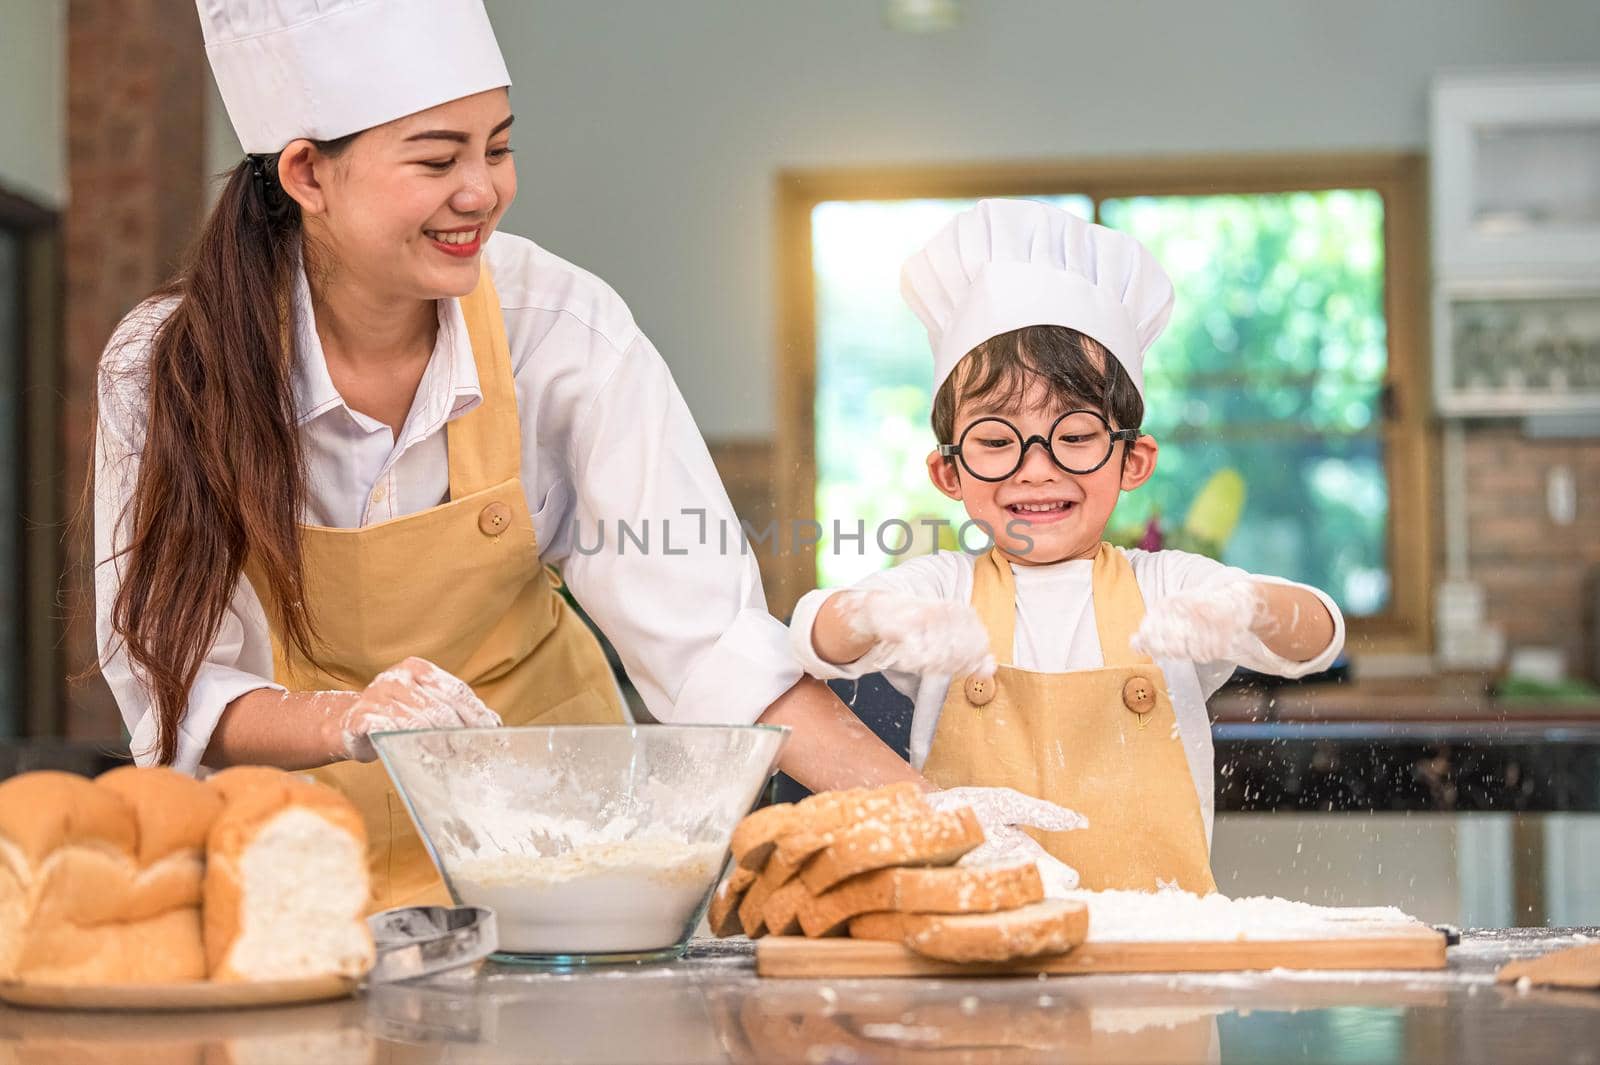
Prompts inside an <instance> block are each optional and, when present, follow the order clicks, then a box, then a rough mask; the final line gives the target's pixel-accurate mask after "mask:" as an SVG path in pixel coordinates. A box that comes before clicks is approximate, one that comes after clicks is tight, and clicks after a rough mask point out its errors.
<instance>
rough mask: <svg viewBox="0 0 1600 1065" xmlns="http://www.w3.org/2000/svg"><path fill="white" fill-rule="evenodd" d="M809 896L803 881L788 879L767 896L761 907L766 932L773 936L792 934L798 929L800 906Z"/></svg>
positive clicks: (809, 893)
mask: <svg viewBox="0 0 1600 1065" xmlns="http://www.w3.org/2000/svg"><path fill="white" fill-rule="evenodd" d="M810 898H811V892H809V891H807V890H806V885H805V882H804V881H801V880H798V879H795V880H790V881H789V882H788V883H786V884H784V885H783V886H782V887H780V888H778V889H777V890H776V891H774V892H773V893H772V894H771V895H770V896H768V897H767V902H766V905H764V906H763V907H761V918H762V921H763V923H764V924H765V925H766V926H767V932H768V933H770V934H771V935H775V936H792V935H795V934H796V933H798V932H799V931H800V908H801V907H802V906H804V905H805V904H806V902H807V901H809V900H810Z"/></svg>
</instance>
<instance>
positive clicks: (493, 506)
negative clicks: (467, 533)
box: [478, 503, 511, 536]
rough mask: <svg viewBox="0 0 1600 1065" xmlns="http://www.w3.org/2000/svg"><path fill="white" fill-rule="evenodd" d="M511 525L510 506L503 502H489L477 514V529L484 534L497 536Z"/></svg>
mask: <svg viewBox="0 0 1600 1065" xmlns="http://www.w3.org/2000/svg"><path fill="white" fill-rule="evenodd" d="M510 527H511V508H510V507H508V506H506V505H505V504H504V503H490V504H489V505H488V506H486V507H484V508H483V510H482V512H480V513H479V514H478V531H479V532H481V533H483V535H485V536H499V535H500V534H501V533H503V532H505V531H506V530H507V529H509V528H510Z"/></svg>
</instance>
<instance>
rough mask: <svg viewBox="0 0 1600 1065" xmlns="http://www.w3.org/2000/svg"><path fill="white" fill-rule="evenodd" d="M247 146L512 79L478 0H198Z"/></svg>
mask: <svg viewBox="0 0 1600 1065" xmlns="http://www.w3.org/2000/svg"><path fill="white" fill-rule="evenodd" d="M195 5H196V7H197V8H198V9H199V11H200V28H201V30H202V32H203V34H204V36H205V42H206V56H207V58H209V59H210V60H211V72H212V74H214V75H215V76H216V79H217V87H218V88H219V89H221V90H222V102H223V103H224V104H226V105H227V108H228V118H229V120H230V121H232V122H233V129H234V132H235V133H237V134H238V135H239V143H240V144H241V145H242V146H243V147H244V150H245V151H246V152H250V153H252V154H271V153H273V152H278V151H282V150H283V148H284V146H285V145H287V144H288V143H289V142H290V141H292V140H295V139H297V138H299V137H308V138H310V139H311V140H333V139H335V138H338V137H343V136H346V135H347V134H351V133H359V132H360V131H362V130H364V129H371V128H372V127H373V126H381V125H383V124H384V123H385V122H392V121H393V120H395V119H397V118H403V117H404V116H406V115H413V114H416V113H417V112H418V111H426V110H427V109H428V108H430V107H437V106H438V105H439V104H443V103H449V102H450V101H451V100H459V99H461V98H462V97H463V96H472V95H474V94H475V93H480V92H484V91H486V90H488V89H498V88H501V87H503V86H506V85H510V84H511V77H510V75H509V74H507V73H506V64H505V60H504V59H503V58H502V57H501V55H500V46H499V44H498V43H496V41H495V39H494V29H493V28H492V27H491V26H490V25H489V15H488V13H487V12H486V11H484V9H483V0H195Z"/></svg>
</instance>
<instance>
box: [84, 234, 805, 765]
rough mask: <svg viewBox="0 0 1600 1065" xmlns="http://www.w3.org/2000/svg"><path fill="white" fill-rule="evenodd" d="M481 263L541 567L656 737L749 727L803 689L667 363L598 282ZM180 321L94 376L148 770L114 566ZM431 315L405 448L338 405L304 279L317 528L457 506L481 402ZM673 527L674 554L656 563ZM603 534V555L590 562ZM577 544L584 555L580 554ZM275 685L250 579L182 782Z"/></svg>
mask: <svg viewBox="0 0 1600 1065" xmlns="http://www.w3.org/2000/svg"><path fill="white" fill-rule="evenodd" d="M484 255H485V258H486V260H487V262H488V266H489V272H490V274H491V275H492V276H493V278H494V284H495V289H496V291H497V292H498V294H499V297H500V304H501V307H502V309H503V311H504V316H505V325H506V335H507V338H508V340H509V343H510V348H511V361H512V372H513V374H514V377H515V383H516V392H517V405H518V409H519V412H520V415H521V423H522V483H523V487H524V489H525V490H526V492H527V495H528V507H529V509H530V510H531V511H532V513H533V526H534V531H535V532H536V533H537V534H538V538H539V548H540V553H541V554H540V557H541V559H542V560H543V561H544V562H546V563H559V564H560V565H561V569H562V575H563V576H564V577H565V579H566V582H567V584H568V586H569V587H570V588H571V589H572V593H573V595H574V597H575V598H576V599H577V600H578V602H579V603H581V604H582V606H583V608H584V610H585V612H587V613H588V615H589V616H590V618H592V619H593V620H594V622H595V623H596V624H597V625H598V626H599V627H600V629H601V630H602V631H603V632H604V633H605V634H606V636H607V638H608V639H610V641H611V642H612V644H613V645H614V646H615V647H616V649H617V652H618V653H619V655H620V656H621V658H622V662H623V665H624V666H625V667H626V669H627V671H628V676H629V678H630V679H631V680H632V681H633V683H634V685H635V686H636V687H637V688H638V690H639V693H640V695H641V697H642V698H643V700H644V704H645V707H646V708H647V709H648V710H649V711H650V713H651V714H652V715H653V716H654V717H656V718H657V719H659V720H662V721H672V722H688V721H694V722H717V723H736V724H748V723H749V722H751V721H754V720H755V719H756V718H757V717H758V716H759V715H760V714H761V713H762V711H763V710H764V709H766V707H767V706H768V705H769V704H770V703H772V702H773V701H774V700H775V699H777V698H778V696H780V695H781V694H783V692H784V691H786V690H787V689H788V688H789V687H790V686H791V685H793V684H794V683H795V681H797V680H798V679H799V678H800V669H799V667H798V665H797V664H796V663H795V660H794V656H793V654H792V653H791V652H790V650H789V646H788V639H787V633H786V631H785V630H784V628H783V626H782V625H781V624H780V623H779V622H778V621H777V620H776V619H774V618H773V617H772V616H771V615H769V614H768V613H767V609H766V602H765V599H764V598H763V595H762V591H761V578H760V575H759V573H758V571H757V569H756V563H755V557H754V555H753V554H742V553H741V552H740V551H739V549H738V546H737V545H738V543H739V542H740V538H739V537H738V536H737V528H738V526H737V520H738V519H737V518H736V517H735V516H734V512H733V507H732V505H731V504H730V503H729V502H728V496H727V492H726V490H725V489H724V488H723V485H722V482H721V480H720V478H719V477H718V476H717V471H716V469H715V467H714V466H713V465H712V462H711V457H710V455H709V453H708V452H707V451H706V446H705V443H704V441H702V439H701V437H700V433H699V431H698V429H697V428H696V427H695V424H694V419H693V418H692V416H691V415H690V413H689V409H688V407H687V406H686V405H685V403H684V401H683V397H682V396H681V395H680V394H679V392H678V388H677V385H676V384H675V383H674V382H673V380H672V376H671V374H670V372H669V371H668V369H667V365H666V363H665V362H664V361H662V358H661V356H660V355H659V354H658V353H657V352H656V350H655V348H654V347H653V346H652V345H651V343H650V341H649V340H648V339H646V337H645V336H644V334H643V333H641V332H640V331H639V327H638V326H637V325H635V324H634V321H633V317H632V315H631V314H630V313H629V311H628V308H627V306H626V305H625V304H624V303H623V301H622V299H621V298H620V297H619V296H618V295H617V294H616V293H615V292H613V291H612V290H611V288H610V287H609V286H608V285H606V284H605V282H603V281H601V280H600V279H599V278H597V277H595V276H593V275H592V274H589V273H587V272H586V271H584V270H581V269H579V268H578V267H575V266H573V265H571V264H570V263H567V262H564V261H563V260H561V259H559V258H557V257H556V256H555V255H552V254H551V253H549V252H547V251H545V250H544V249H542V248H540V247H538V246H537V245H535V244H534V243H533V242H531V241H529V240H526V239H523V238H521V237H516V236H512V235H509V234H505V233H496V234H495V235H493V236H492V237H491V238H490V239H489V241H488V243H487V245H486V246H485V251H484ZM173 306H174V303H173V302H172V301H168V302H166V303H165V304H160V303H147V304H145V305H144V306H143V307H141V308H139V309H136V310H135V311H134V312H133V313H132V314H130V315H129V316H128V318H127V319H125V320H124V321H123V323H122V325H121V326H120V327H119V329H118V331H117V334H116V335H115V336H114V337H113V338H112V340H111V342H110V344H109V345H108V347H107V350H106V355H105V357H104V359H103V360H102V363H101V373H100V423H99V433H98V438H97V441H96V449H95V560H96V575H95V596H96V603H97V607H98V609H97V612H96V613H97V619H98V621H97V628H98V638H99V647H100V655H101V659H102V661H103V662H104V672H105V677H106V679H107V681H108V682H109V683H110V685H111V689H112V692H113V693H114V694H115V696H116V699H117V702H118V704H119V706H120V707H121V710H122V717H123V720H124V721H125V722H126V723H127V726H128V729H129V730H130V732H131V733H132V735H133V739H132V747H133V751H134V755H135V758H136V759H140V760H148V758H149V757H151V756H152V752H153V748H154V741H155V716H154V715H153V714H152V713H151V709H152V707H151V702H150V698H149V694H148V692H147V690H146V689H145V687H144V686H143V685H142V684H141V683H140V682H139V681H138V680H137V679H136V677H135V676H134V675H133V673H132V672H131V671H130V663H129V660H128V658H127V656H126V654H125V652H124V650H123V648H122V647H121V646H120V641H118V640H117V639H116V638H115V636H114V634H113V633H112V632H111V627H110V617H111V607H112V602H113V600H114V599H115V596H116V592H117V587H118V583H119V581H118V574H117V568H116V566H115V565H108V564H106V560H107V559H109V558H111V556H112V554H113V551H114V549H115V548H117V547H121V546H122V545H124V544H126V542H127V541H126V532H125V528H124V529H119V528H118V524H119V522H121V521H124V520H125V519H126V513H125V511H126V509H127V503H128V502H129V500H130V498H131V496H132V492H133V488H134V483H135V479H136V477H137V474H138V456H139V451H140V450H141V448H142V446H143V439H144V431H145V422H146V419H145V385H144V376H143V368H144V365H145V360H146V357H147V353H148V348H149V342H150V337H151V336H152V334H153V330H154V327H155V326H156V325H157V324H159V322H160V321H161V320H162V319H163V318H164V317H165V316H166V315H167V314H168V313H170V311H171V309H172V307H173ZM438 307H439V332H438V340H437V342H436V344H435V346H434V350H433V355H432V358H431V359H430V360H429V362H428V365H427V368H426V370H425V371H424V372H423V376H422V381H421V383H420V385H419V386H418V388H417V394H416V398H415V400H414V401H413V403H412V406H411V411H410V413H409V414H408V415H407V416H406V421H405V423H404V425H403V426H402V428H401V431H400V434H399V437H398V439H395V438H394V436H393V434H392V433H391V432H390V430H389V428H388V427H387V426H385V425H384V424H382V423H381V422H379V421H378V420H377V419H374V418H370V417H368V416H366V415H364V414H361V413H358V412H357V411H354V410H352V409H350V408H349V407H348V406H346V405H345V403H344V400H343V399H342V398H341V397H340V395H339V393H338V390H337V389H335V388H334V385H333V380H332V378H331V377H330V376H329V374H328V367H327V362H326V360H325V358H324V355H323V351H322V345H321V343H320V342H319V341H318V339H317V333H316V329H315V327H314V323H313V320H312V312H311V303H310V291H309V289H308V287H307V284H306V280H305V276H304V273H303V271H302V272H300V274H299V275H298V282H297V287H296V291H295V293H294V315H295V350H296V359H295V370H294V373H295V378H294V390H295V401H296V406H297V409H298V412H299V425H300V440H301V444H302V447H303V448H304V451H305V459H306V465H307V470H308V480H307V497H308V498H307V505H306V514H305V515H304V518H303V520H304V521H305V522H306V523H308V524H314V525H324V526H330V527H334V528H347V529H348V528H359V527H362V526H366V525H371V524H374V523H376V522H380V521H387V520H389V519H391V518H397V517H401V516H403V515H407V514H414V513H416V512H418V511H421V510H426V509H428V508H430V507H434V506H438V505H439V504H440V503H442V502H445V501H446V500H447V498H448V494H449V492H448V488H449V472H448V463H447V459H446V452H445V432H444V428H445V424H446V423H447V422H449V421H450V420H451V419H453V418H457V417H460V416H461V415H463V414H465V413H466V412H468V411H470V410H472V409H473V408H474V407H475V406H477V405H478V403H480V402H481V401H482V392H481V390H480V388H479V384H478V373H477V368H476V366H475V365H474V363H473V358H472V349H471V344H470V342H469V341H468V339H467V331H466V322H465V320H464V318H463V317H462V314H461V308H460V306H459V305H458V304H457V302H456V301H455V300H441V301H439V303H438ZM686 511H687V512H688V513H687V514H686V513H685V512H686ZM701 511H704V514H703V516H702V514H701V513H700V512H701ZM619 520H621V521H624V522H626V523H627V524H628V525H629V527H630V528H631V529H633V530H634V531H635V533H637V531H638V529H639V528H641V527H642V523H643V522H645V521H646V520H648V522H649V526H650V529H651V532H650V547H651V551H650V552H648V553H646V552H643V551H640V550H637V549H636V546H635V544H634V543H633V542H632V541H630V542H628V543H627V545H626V547H627V550H626V552H625V553H619V550H618V540H619V537H618V534H617V522H618V521H619ZM668 520H670V523H671V540H670V546H671V550H672V552H673V553H672V554H667V553H665V552H664V551H663V550H662V548H663V544H662V541H661V537H662V531H661V530H662V523H663V522H664V521H668ZM702 520H703V521H704V522H705V523H707V524H706V525H705V526H702V524H701V522H702ZM718 522H726V523H728V525H727V526H726V527H729V528H732V529H733V530H734V534H733V535H732V536H731V537H730V538H729V539H730V541H731V543H730V547H729V549H728V550H727V551H726V552H724V551H722V550H721V548H720V545H719V543H718V537H717V535H716V534H715V533H713V534H712V535H710V536H706V537H704V538H703V540H702V538H701V537H700V535H699V533H700V530H701V529H702V528H710V529H717V528H718V527H719V526H718V524H717V523H718ZM601 523H604V526H605V533H604V535H605V541H604V545H605V546H604V548H603V549H601V550H598V551H596V550H595V546H596V544H597V543H598V542H599V541H598V537H599V536H600V531H599V530H600V526H601ZM575 535H576V536H578V537H581V539H579V540H578V543H579V544H581V545H582V547H583V552H580V551H578V550H574V536H575ZM680 551H681V552H683V553H682V554H679V553H678V552H680ZM585 552H588V553H585ZM417 562H418V565H426V564H427V559H418V560H417ZM271 676H272V643H271V639H270V636H269V631H268V626H267V619H266V615H265V614H264V612H263V611H262V608H261V602H260V600H259V599H258V598H257V597H256V593H255V590H254V589H253V588H251V586H250V582H249V581H248V580H245V579H243V578H241V579H240V581H239V584H238V587H237V589H236V590H235V592H234V595H233V600H232V602H231V604H230V606H229V609H228V611H227V614H226V616H225V617H224V618H223V621H222V628H221V631H220V632H219V634H218V637H217V639H216V642H215V643H214V645H213V646H212V648H211V650H210V652H209V653H208V654H207V656H206V659H205V662H204V664H203V665H202V666H201V667H200V673H199V675H198V676H197V677H196V679H195V683H194V686H193V687H192V688H191V690H190V693H189V704H188V709H187V712H186V714H185V717H184V719H183V722H182V725H181V729H180V733H179V737H178V751H177V761H176V765H177V767H178V768H180V769H184V770H193V769H194V768H195V767H196V766H197V765H198V764H199V762H200V758H201V756H202V754H203V753H204V752H205V749H206V746H207V744H208V743H209V742H210V737H211V733H212V730H213V729H214V728H215V727H216V724H217V720H218V718H219V717H220V716H221V715H222V711H223V709H224V708H225V707H226V706H227V705H228V703H229V702H231V701H232V700H233V699H236V698H238V697H239V696H240V695H243V694H244V693H246V692H248V691H251V690H253V689H256V688H262V687H276V685H273V684H272V682H271V680H270V679H269V678H271Z"/></svg>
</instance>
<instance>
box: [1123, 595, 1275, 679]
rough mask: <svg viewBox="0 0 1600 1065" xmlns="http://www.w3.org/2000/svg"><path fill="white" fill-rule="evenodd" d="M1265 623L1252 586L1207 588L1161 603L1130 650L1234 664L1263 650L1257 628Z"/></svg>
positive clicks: (1153, 655)
mask: <svg viewBox="0 0 1600 1065" xmlns="http://www.w3.org/2000/svg"><path fill="white" fill-rule="evenodd" d="M1266 618H1267V607H1266V600H1265V599H1264V598H1262V595H1261V593H1260V591H1258V590H1257V589H1256V586H1255V584H1254V582H1252V581H1246V580H1238V581H1230V582H1229V583H1227V584H1214V585H1208V586H1206V587H1202V588H1194V589H1191V590H1189V591H1186V592H1179V593H1178V594H1177V595H1169V596H1168V597H1167V598H1165V599H1162V600H1160V601H1158V602H1157V603H1156V604H1155V605H1154V606H1152V607H1151V608H1150V609H1149V610H1148V611H1147V612H1146V613H1145V616H1144V621H1143V623H1142V624H1140V626H1139V631H1138V632H1136V633H1134V634H1133V639H1132V640H1130V641H1129V643H1128V645H1129V646H1130V647H1131V648H1132V649H1133V650H1134V651H1136V652H1139V653H1140V654H1147V655H1149V656H1150V657H1151V658H1170V659H1177V660H1179V661H1184V662H1234V661H1238V660H1239V659H1240V658H1242V657H1244V656H1246V655H1248V654H1250V653H1251V652H1252V651H1253V650H1255V649H1258V648H1260V647H1261V637H1260V636H1258V635H1257V634H1256V627H1257V626H1258V625H1260V624H1262V623H1263V622H1264V621H1265V620H1266Z"/></svg>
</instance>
